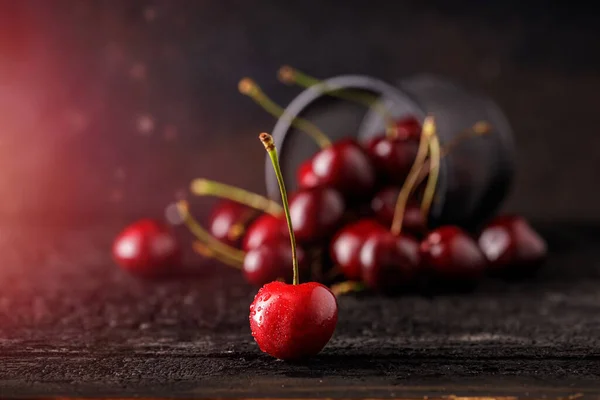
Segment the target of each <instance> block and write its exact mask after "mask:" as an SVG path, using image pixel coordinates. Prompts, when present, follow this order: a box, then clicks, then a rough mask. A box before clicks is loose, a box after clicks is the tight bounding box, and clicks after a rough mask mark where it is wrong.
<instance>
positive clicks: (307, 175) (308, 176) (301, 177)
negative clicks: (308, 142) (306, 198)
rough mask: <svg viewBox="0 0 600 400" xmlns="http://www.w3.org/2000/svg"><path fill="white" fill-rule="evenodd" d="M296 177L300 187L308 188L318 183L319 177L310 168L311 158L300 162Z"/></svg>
mask: <svg viewBox="0 0 600 400" xmlns="http://www.w3.org/2000/svg"><path fill="white" fill-rule="evenodd" d="M296 179H297V181H298V187H299V188H300V189H310V188H313V187H316V186H318V185H319V179H318V178H317V176H316V175H315V173H314V172H313V169H312V158H310V159H308V160H306V161H304V162H303V163H302V164H300V166H299V167H298V170H297V171H296Z"/></svg>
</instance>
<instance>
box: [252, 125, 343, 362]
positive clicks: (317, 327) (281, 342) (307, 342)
mask: <svg viewBox="0 0 600 400" xmlns="http://www.w3.org/2000/svg"><path fill="white" fill-rule="evenodd" d="M260 139H261V141H262V142H263V145H264V146H265V149H266V150H267V153H268V154H269V157H270V158H271V161H272V163H273V167H274V169H275V174H276V176H277V181H278V183H279V189H280V191H281V198H282V202H283V208H284V213H285V217H286V221H287V224H288V228H289V236H290V245H291V251H292V267H293V269H292V270H293V284H292V285H288V284H286V283H283V282H272V283H268V284H266V285H264V286H263V287H262V288H261V289H260V290H259V291H258V293H257V295H256V297H255V298H254V301H253V302H252V304H251V305H250V317H249V319H250V330H251V332H252V336H253V337H254V340H255V341H256V343H257V344H258V346H259V347H260V349H261V350H262V351H264V352H265V353H268V354H270V355H271V356H273V357H276V358H279V359H283V360H297V359H301V358H306V357H311V356H314V355H316V354H317V353H319V352H320V351H321V349H323V347H324V346H325V345H326V344H327V343H328V342H329V340H330V339H331V336H332V335H333V332H334V331H335V326H336V324H337V318H338V306H337V300H336V298H335V296H334V295H333V293H332V292H331V291H330V290H329V289H328V288H327V287H325V286H323V285H322V284H320V283H316V282H309V283H303V284H300V283H299V266H298V264H299V263H298V258H297V255H296V240H295V235H294V229H293V224H292V218H291V216H290V207H289V205H288V200H287V195H286V191H285V186H284V183H283V177H282V174H281V168H280V166H279V161H278V158H277V150H276V149H275V145H274V144H273V138H272V137H271V135H269V134H267V133H262V134H261V135H260Z"/></svg>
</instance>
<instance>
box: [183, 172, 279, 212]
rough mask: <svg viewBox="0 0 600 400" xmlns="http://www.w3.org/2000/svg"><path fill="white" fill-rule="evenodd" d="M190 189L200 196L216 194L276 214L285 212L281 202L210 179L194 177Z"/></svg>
mask: <svg viewBox="0 0 600 400" xmlns="http://www.w3.org/2000/svg"><path fill="white" fill-rule="evenodd" d="M190 190H191V191H192V193H194V194H197V195H198V196H215V197H220V198H224V199H227V200H232V201H235V202H236V203H240V204H243V205H245V206H248V207H250V208H254V209H256V210H260V211H263V212H265V213H267V214H271V215H274V216H278V215H280V214H281V213H282V212H283V209H282V208H281V206H280V205H279V204H277V203H276V202H274V201H273V200H270V199H268V198H266V197H264V196H261V195H259V194H256V193H252V192H248V191H246V190H244V189H240V188H237V187H235V186H230V185H226V184H224V183H219V182H215V181H211V180H208V179H194V180H193V181H192V184H191V185H190Z"/></svg>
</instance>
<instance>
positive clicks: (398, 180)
mask: <svg viewBox="0 0 600 400" xmlns="http://www.w3.org/2000/svg"><path fill="white" fill-rule="evenodd" d="M418 148H419V141H418V140H417V139H400V138H393V139H392V138H387V137H385V136H379V137H375V138H373V139H371V140H370V141H369V142H368V143H367V152H368V154H369V156H370V157H371V160H372V162H373V165H374V166H375V169H376V170H377V173H378V175H379V177H380V179H381V180H382V181H383V182H387V183H390V184H395V185H402V183H403V182H404V180H405V179H406V177H407V175H408V173H409V171H410V168H411V166H412V164H413V162H414V161H415V158H416V156H417V149H418Z"/></svg>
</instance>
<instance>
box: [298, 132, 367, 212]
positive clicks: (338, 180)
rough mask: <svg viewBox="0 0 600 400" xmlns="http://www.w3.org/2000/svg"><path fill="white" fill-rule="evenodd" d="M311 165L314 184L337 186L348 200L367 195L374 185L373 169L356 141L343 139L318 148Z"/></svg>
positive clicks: (335, 187) (334, 187)
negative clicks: (314, 179) (320, 148)
mask: <svg viewBox="0 0 600 400" xmlns="http://www.w3.org/2000/svg"><path fill="white" fill-rule="evenodd" d="M310 165H311V169H312V173H313V174H314V176H315V178H316V184H315V185H314V186H327V187H330V188H333V189H336V190H338V191H339V192H340V193H341V194H342V195H343V196H344V198H346V199H348V200H354V199H362V198H366V197H369V196H370V195H371V194H372V192H373V190H374V188H375V183H376V175H375V169H374V168H373V166H372V165H371V160H370V159H369V156H368V155H367V153H366V152H365V151H364V150H363V148H362V147H361V146H360V145H359V144H358V143H357V142H356V141H355V140H352V139H344V140H341V141H338V142H335V143H334V144H332V145H331V146H329V147H326V148H324V149H322V150H320V151H319V152H318V153H317V154H315V155H314V156H313V158H312V162H311V164H310Z"/></svg>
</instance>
